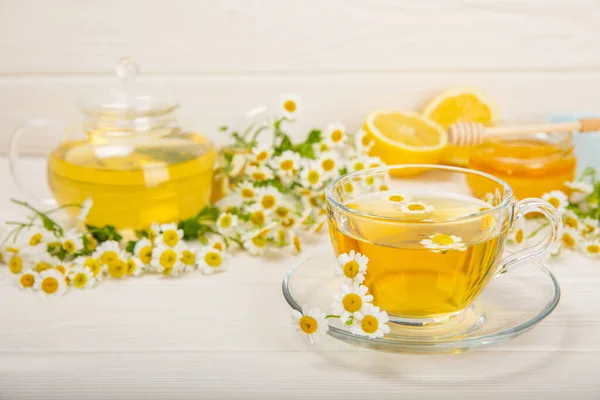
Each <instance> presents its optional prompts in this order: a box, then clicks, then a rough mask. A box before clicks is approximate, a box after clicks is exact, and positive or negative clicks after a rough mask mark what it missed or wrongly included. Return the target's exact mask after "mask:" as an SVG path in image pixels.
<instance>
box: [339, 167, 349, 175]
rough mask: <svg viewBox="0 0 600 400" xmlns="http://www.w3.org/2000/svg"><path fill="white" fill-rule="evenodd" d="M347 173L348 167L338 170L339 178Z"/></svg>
mask: <svg viewBox="0 0 600 400" xmlns="http://www.w3.org/2000/svg"><path fill="white" fill-rule="evenodd" d="M347 173H348V167H342V168H340V176H342V175H346V174H347Z"/></svg>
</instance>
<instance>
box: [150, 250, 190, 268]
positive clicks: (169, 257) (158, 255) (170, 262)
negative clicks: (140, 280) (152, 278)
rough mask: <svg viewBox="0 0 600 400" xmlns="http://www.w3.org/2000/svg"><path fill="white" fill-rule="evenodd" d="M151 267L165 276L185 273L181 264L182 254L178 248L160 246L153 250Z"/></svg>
mask: <svg viewBox="0 0 600 400" xmlns="http://www.w3.org/2000/svg"><path fill="white" fill-rule="evenodd" d="M150 265H152V267H153V268H154V270H155V271H157V272H159V273H161V274H163V275H177V274H179V273H181V272H183V269H184V267H183V264H182V263H181V252H180V250H179V248H177V247H168V246H165V245H162V244H161V245H158V246H156V247H154V250H152V261H151V262H150Z"/></svg>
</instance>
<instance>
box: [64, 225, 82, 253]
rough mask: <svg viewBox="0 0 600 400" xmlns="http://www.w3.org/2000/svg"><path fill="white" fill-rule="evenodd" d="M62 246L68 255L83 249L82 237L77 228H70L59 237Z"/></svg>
mask: <svg viewBox="0 0 600 400" xmlns="http://www.w3.org/2000/svg"><path fill="white" fill-rule="evenodd" d="M60 241H61V244H62V248H63V249H64V250H65V252H66V253H67V254H69V255H73V254H75V253H77V252H79V251H81V250H82V249H83V239H82V238H81V233H79V232H78V231H77V230H71V231H69V232H67V233H66V234H65V235H64V236H63V237H62V238H60Z"/></svg>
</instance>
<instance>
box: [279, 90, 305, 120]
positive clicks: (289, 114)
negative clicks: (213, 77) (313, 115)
mask: <svg viewBox="0 0 600 400" xmlns="http://www.w3.org/2000/svg"><path fill="white" fill-rule="evenodd" d="M279 103H280V105H281V115H282V116H283V117H285V118H287V119H289V120H295V119H296V118H297V117H298V115H299V114H300V110H301V109H302V105H301V103H300V98H299V97H298V96H294V95H284V96H281V98H280V99H279Z"/></svg>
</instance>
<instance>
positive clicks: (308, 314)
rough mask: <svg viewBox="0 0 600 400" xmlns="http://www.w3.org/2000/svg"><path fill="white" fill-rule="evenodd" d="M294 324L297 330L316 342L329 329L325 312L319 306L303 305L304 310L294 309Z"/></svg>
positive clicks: (311, 341)
mask: <svg viewBox="0 0 600 400" xmlns="http://www.w3.org/2000/svg"><path fill="white" fill-rule="evenodd" d="M292 320H293V324H294V326H295V327H296V331H297V332H298V333H299V334H301V335H304V336H306V337H307V338H308V340H309V341H310V343H314V342H316V341H317V340H319V338H320V337H321V335H324V334H326V333H327V331H328V330H329V324H328V323H327V319H326V315H325V313H322V312H321V310H319V309H318V308H310V309H309V308H308V306H306V305H303V306H302V312H300V311H298V310H293V311H292Z"/></svg>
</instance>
